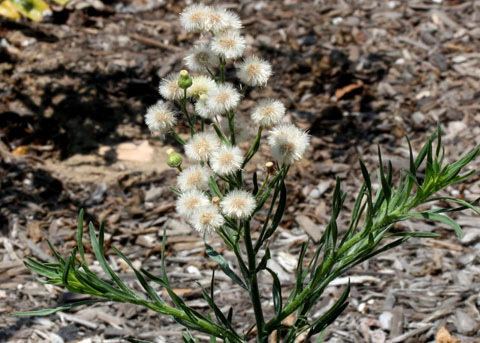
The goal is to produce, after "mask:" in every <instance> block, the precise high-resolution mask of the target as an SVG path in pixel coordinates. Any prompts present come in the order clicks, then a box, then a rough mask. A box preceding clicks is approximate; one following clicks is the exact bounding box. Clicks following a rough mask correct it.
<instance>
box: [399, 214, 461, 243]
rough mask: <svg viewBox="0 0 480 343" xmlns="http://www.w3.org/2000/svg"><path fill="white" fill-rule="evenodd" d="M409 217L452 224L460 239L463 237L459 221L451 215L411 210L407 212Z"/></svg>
mask: <svg viewBox="0 0 480 343" xmlns="http://www.w3.org/2000/svg"><path fill="white" fill-rule="evenodd" d="M407 217H409V218H415V219H427V220H431V221H436V222H440V223H443V224H446V225H448V226H450V227H451V228H452V229H453V230H454V231H455V234H456V235H457V237H458V238H459V239H461V238H462V237H463V231H462V228H461V227H460V225H458V223H457V222H455V221H454V220H453V219H451V218H450V217H447V216H445V215H443V214H438V213H432V212H410V213H408V214H407Z"/></svg>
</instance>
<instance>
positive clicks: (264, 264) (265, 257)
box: [257, 247, 271, 272]
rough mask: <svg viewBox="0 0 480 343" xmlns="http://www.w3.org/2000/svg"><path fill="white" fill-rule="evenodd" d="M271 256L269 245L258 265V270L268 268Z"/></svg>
mask: <svg viewBox="0 0 480 343" xmlns="http://www.w3.org/2000/svg"><path fill="white" fill-rule="evenodd" d="M270 257H271V256H270V249H269V248H268V247H267V248H266V249H265V254H264V255H263V257H262V259H261V260H260V263H259V264H258V266H257V272H259V271H261V270H264V269H265V268H267V263H268V260H269V259H270Z"/></svg>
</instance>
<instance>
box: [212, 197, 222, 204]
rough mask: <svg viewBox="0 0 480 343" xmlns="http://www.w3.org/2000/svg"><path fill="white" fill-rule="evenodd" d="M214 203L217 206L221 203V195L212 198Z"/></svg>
mask: <svg viewBox="0 0 480 343" xmlns="http://www.w3.org/2000/svg"><path fill="white" fill-rule="evenodd" d="M212 204H214V205H215V206H218V204H220V198H219V197H213V198H212Z"/></svg>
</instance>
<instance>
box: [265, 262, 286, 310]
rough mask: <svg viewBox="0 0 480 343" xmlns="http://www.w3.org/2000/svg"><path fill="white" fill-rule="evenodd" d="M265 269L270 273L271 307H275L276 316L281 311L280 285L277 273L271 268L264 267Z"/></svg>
mask: <svg viewBox="0 0 480 343" xmlns="http://www.w3.org/2000/svg"><path fill="white" fill-rule="evenodd" d="M265 270H266V271H268V272H269V273H270V275H271V276H272V279H273V288H272V295H273V308H274V309H275V314H276V315H277V316H278V315H280V313H282V285H281V284H280V280H279V279H278V276H277V274H276V273H275V272H274V271H273V270H271V269H270V268H266V269H265Z"/></svg>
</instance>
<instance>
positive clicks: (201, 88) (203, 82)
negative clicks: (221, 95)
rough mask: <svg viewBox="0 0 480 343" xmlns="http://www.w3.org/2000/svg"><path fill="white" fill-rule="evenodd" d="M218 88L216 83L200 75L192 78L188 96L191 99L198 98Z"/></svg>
mask: <svg viewBox="0 0 480 343" xmlns="http://www.w3.org/2000/svg"><path fill="white" fill-rule="evenodd" d="M215 87H216V83H215V81H214V80H213V79H212V78H211V77H209V76H205V75H199V76H194V77H192V85H191V86H190V87H188V88H187V95H188V96H190V97H195V98H198V97H200V96H201V95H202V94H207V93H208V92H211V91H212V90H213V89H214V88H215Z"/></svg>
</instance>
